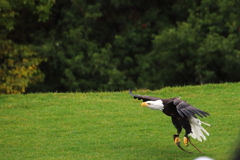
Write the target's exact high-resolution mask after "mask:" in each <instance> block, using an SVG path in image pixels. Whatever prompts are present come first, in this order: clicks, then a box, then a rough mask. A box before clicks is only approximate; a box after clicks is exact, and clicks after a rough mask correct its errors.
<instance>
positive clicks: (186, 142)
mask: <svg viewBox="0 0 240 160" xmlns="http://www.w3.org/2000/svg"><path fill="white" fill-rule="evenodd" d="M188 142H189V137H184V138H183V143H184V144H185V146H188Z"/></svg>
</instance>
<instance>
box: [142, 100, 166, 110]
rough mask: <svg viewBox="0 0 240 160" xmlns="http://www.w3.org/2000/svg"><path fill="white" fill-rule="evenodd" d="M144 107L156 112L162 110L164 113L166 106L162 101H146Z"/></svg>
mask: <svg viewBox="0 0 240 160" xmlns="http://www.w3.org/2000/svg"><path fill="white" fill-rule="evenodd" d="M141 106H142V107H148V108H150V109H154V110H160V111H163V109H164V105H163V102H162V100H156V101H146V102H143V103H142V104H141Z"/></svg>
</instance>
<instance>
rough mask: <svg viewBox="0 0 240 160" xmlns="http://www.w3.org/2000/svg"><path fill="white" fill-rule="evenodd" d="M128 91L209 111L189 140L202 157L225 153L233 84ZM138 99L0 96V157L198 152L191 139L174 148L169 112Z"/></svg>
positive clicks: (239, 107)
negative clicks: (201, 134)
mask: <svg viewBox="0 0 240 160" xmlns="http://www.w3.org/2000/svg"><path fill="white" fill-rule="evenodd" d="M133 93H135V94H141V95H150V96H155V97H161V98H172V97H176V96H180V97H181V99H183V100H187V101H188V102H189V103H190V104H192V105H193V106H195V107H197V108H199V109H202V110H204V111H207V112H209V113H210V114H211V116H210V117H207V118H203V119H201V120H202V121H204V122H206V123H209V124H211V125H212V126H211V127H208V126H205V127H204V128H205V129H206V130H207V131H208V132H209V133H210V136H209V137H207V138H208V139H207V141H204V142H199V141H197V140H194V139H192V142H193V143H194V144H195V145H196V146H197V147H198V148H199V149H200V150H202V151H203V152H205V153H206V156H209V157H211V158H214V159H216V160H227V159H231V156H232V153H233V152H234V150H235V149H236V145H237V138H238V135H239V127H240V124H239V123H240V121H239V116H240V83H224V84H207V85H201V86H185V87H166V88H163V89H162V90H156V91H150V90H135V91H134V90H133ZM140 103H141V101H138V100H135V99H133V98H132V97H131V96H130V95H129V94H128V92H127V91H122V92H89V93H44V94H42V93H37V94H18V95H0V115H1V118H0V125H1V132H0V137H1V138H0V155H1V159H4V160H5V159H6V160H18V159H24V160H27V159H37V160H38V159H39V160H40V159H41V160H48V159H57V160H62V159H67V160H71V159H72V160H76V159H83V160H86V159H104V160H108V159H109V160H114V159H121V160H122V159H123V160H124V159H125V160H134V159H135V160H142V159H146V160H156V159H159V160H162V159H164V160H174V159H176V160H192V159H194V158H196V157H198V156H201V155H202V154H201V153H199V152H197V150H195V149H194V148H193V147H192V146H191V145H190V146H189V147H185V146H183V147H184V148H185V149H186V150H188V151H192V152H194V153H193V154H188V153H185V152H183V151H181V150H180V149H178V148H177V146H175V145H174V143H173V139H172V135H173V134H175V132H176V129H175V128H174V126H173V125H172V123H171V119H170V117H168V116H166V115H164V114H163V113H162V112H161V111H156V110H150V109H148V108H144V107H140ZM183 133H184V132H183ZM183 133H182V134H181V139H182V138H183ZM182 145H183V144H182Z"/></svg>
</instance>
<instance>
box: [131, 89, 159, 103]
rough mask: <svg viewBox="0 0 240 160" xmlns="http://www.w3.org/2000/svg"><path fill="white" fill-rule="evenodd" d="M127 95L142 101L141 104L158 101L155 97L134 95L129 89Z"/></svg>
mask: <svg viewBox="0 0 240 160" xmlns="http://www.w3.org/2000/svg"><path fill="white" fill-rule="evenodd" d="M129 94H130V95H131V96H133V98H135V99H138V100H142V101H143V102H146V101H156V100H160V98H156V97H151V96H142V95H135V94H133V93H132V90H131V89H129Z"/></svg>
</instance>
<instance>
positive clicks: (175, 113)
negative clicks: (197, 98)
mask: <svg viewBox="0 0 240 160" xmlns="http://www.w3.org/2000/svg"><path fill="white" fill-rule="evenodd" d="M129 94H130V95H131V96H133V98H135V99H138V100H142V101H143V103H142V104H141V106H143V107H147V108H150V109H153V110H160V111H162V112H163V113H165V114H166V115H167V116H171V118H172V123H173V125H174V126H175V128H176V129H177V133H176V134H174V135H173V139H174V143H175V144H176V145H177V146H178V147H179V148H180V149H181V150H183V151H185V152H188V151H186V150H185V149H183V148H182V147H181V145H180V138H179V134H180V133H181V131H182V128H184V129H185V135H184V144H185V145H186V146H188V143H189V142H190V144H192V142H191V141H190V137H189V136H191V137H192V138H194V139H197V140H199V141H200V142H202V141H203V140H204V141H205V140H206V139H207V138H206V136H209V133H208V132H207V131H206V130H205V129H204V128H203V127H202V125H201V124H204V125H207V126H210V125H209V124H207V123H205V122H202V121H200V120H199V119H198V118H197V116H199V117H201V118H203V117H207V116H209V115H210V114H209V113H207V112H205V111H202V110H200V109H197V108H195V107H193V106H192V105H190V104H189V103H187V102H186V101H183V100H180V97H175V98H170V99H162V98H156V97H151V96H143V95H134V94H133V93H132V90H131V89H129ZM196 115H197V116H196ZM192 145H193V144H192ZM193 147H195V148H196V149H197V150H198V151H199V152H201V151H200V150H199V149H198V148H197V147H196V146H195V145H193ZM188 153H191V152H188ZM201 153H203V152H201Z"/></svg>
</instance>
